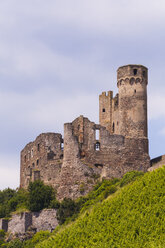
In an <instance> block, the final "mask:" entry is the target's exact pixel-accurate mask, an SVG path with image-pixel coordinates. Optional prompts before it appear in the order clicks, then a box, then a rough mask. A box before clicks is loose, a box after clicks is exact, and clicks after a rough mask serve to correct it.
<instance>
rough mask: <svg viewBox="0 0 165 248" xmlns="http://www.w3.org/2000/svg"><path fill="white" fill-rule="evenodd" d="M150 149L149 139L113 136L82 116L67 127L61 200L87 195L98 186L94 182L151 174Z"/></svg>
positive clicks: (59, 195)
mask: <svg viewBox="0 0 165 248" xmlns="http://www.w3.org/2000/svg"><path fill="white" fill-rule="evenodd" d="M80 130H81V132H80ZM96 130H99V139H96ZM80 137H81V139H82V140H81V143H80V142H79V140H80ZM147 148H148V140H147V139H133V138H125V137H124V136H122V135H117V134H116V135H115V134H113V135H112V134H110V132H109V131H108V130H107V129H106V128H105V127H103V126H101V125H96V124H95V123H94V122H90V121H89V120H88V119H87V118H84V117H82V116H80V117H79V118H77V119H76V120H74V121H73V122H72V123H67V124H65V129H64V160H63V165H62V170H61V186H60V187H59V189H58V197H59V199H62V198H63V197H72V198H77V197H78V196H80V195H83V194H84V192H85V193H87V192H88V190H90V189H91V188H92V185H93V184H94V183H95V180H94V178H97V179H98V178H99V177H100V178H101V177H104V178H112V177H121V176H123V175H124V173H126V172H128V171H131V170H143V171H147V169H148V167H149V166H150V158H149V156H148V153H147ZM81 185H83V186H84V192H82V191H81V187H82V186H81Z"/></svg>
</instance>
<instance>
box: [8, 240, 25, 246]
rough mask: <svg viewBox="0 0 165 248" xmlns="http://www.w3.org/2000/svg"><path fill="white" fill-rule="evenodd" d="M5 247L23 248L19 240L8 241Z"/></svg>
mask: <svg viewBox="0 0 165 248" xmlns="http://www.w3.org/2000/svg"><path fill="white" fill-rule="evenodd" d="M6 247H7V248H23V243H22V242H21V241H20V240H19V239H15V240H13V241H10V242H9V243H8V244H7V246H6Z"/></svg>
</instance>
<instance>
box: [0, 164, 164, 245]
mask: <svg viewBox="0 0 165 248" xmlns="http://www.w3.org/2000/svg"><path fill="white" fill-rule="evenodd" d="M127 184H128V185H127ZM109 196H110V197H109ZM11 198H12V197H11ZM11 198H10V199H11ZM50 205H51V206H55V207H56V208H58V210H57V211H58V215H59V220H60V221H61V223H63V222H64V221H65V223H64V225H62V226H58V227H57V228H56V229H55V231H54V232H53V233H50V232H48V231H46V232H43V231H41V232H39V233H37V234H35V235H34V236H33V238H32V239H31V240H27V241H24V242H21V241H19V240H17V239H16V240H15V241H12V242H9V243H8V244H6V243H5V244H4V245H2V246H0V247H4V248H10V247H13V248H16V247H18V248H19V247H20V248H33V247H36V248H47V247H49V248H51V247H54V248H58V247H59V248H76V247H77V248H80V247H81V248H88V247H90V248H95V247H96V248H119V247H120V248H142V247H143V248H164V247H165V245H164V244H165V226H164V220H165V168H162V169H159V170H157V171H154V172H151V173H146V174H144V173H141V172H129V173H126V174H125V175H124V177H123V178H122V179H121V180H119V179H112V180H103V182H100V183H98V184H97V185H96V186H95V188H94V190H93V191H91V192H90V193H89V194H88V195H87V196H85V197H81V198H79V199H77V200H76V201H72V200H70V199H64V200H63V201H62V202H61V203H59V202H57V200H56V199H55V198H54V199H53V200H52V201H51V202H50ZM71 216H72V217H71ZM66 220H67V221H66ZM71 220H72V221H71ZM73 220H74V221H73ZM69 221H70V222H69ZM68 222H69V224H67V223H68ZM3 239H4V233H3V234H2V238H1V240H2V241H1V242H2V243H3Z"/></svg>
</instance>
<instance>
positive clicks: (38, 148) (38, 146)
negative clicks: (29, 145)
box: [37, 144, 40, 152]
mask: <svg viewBox="0 0 165 248" xmlns="http://www.w3.org/2000/svg"><path fill="white" fill-rule="evenodd" d="M37 150H38V152H39V151H40V144H38V145H37Z"/></svg>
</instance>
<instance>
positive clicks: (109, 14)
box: [0, 0, 165, 189]
mask: <svg viewBox="0 0 165 248" xmlns="http://www.w3.org/2000/svg"><path fill="white" fill-rule="evenodd" d="M164 58H165V2H164V0H154V1H149V0H138V1H135V0H83V1H82V0H58V1H57V0H47V1H45V0H1V1H0V116H1V122H0V130H1V131H0V189H3V188H6V187H8V186H10V187H12V188H15V187H17V186H19V156H20V151H21V150H22V149H23V147H24V146H25V145H26V143H28V142H29V141H32V140H34V139H35V138H36V136H37V135H38V134H40V133H41V132H49V131H52V132H63V123H64V122H69V121H72V120H73V119H74V118H76V117H77V116H79V115H80V114H83V115H84V116H86V117H88V118H89V119H90V120H92V121H95V122H98V95H99V94H100V93H101V92H102V91H108V90H114V93H116V92H117V87H116V70H117V68H118V67H119V66H121V65H125V64H143V65H145V66H146V67H148V69H149V84H148V113H149V138H150V156H151V157H152V158H153V157H155V156H159V155H161V154H165V149H164V142H165V83H164V72H165V59H164Z"/></svg>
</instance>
